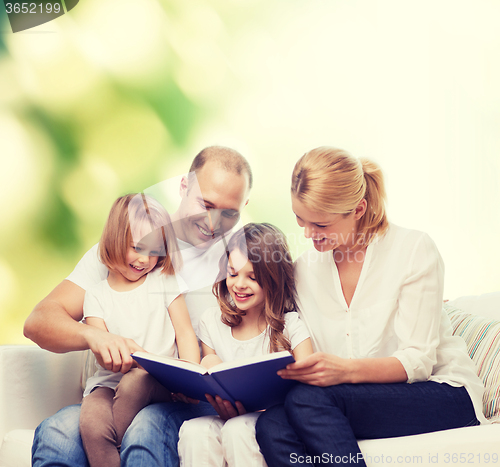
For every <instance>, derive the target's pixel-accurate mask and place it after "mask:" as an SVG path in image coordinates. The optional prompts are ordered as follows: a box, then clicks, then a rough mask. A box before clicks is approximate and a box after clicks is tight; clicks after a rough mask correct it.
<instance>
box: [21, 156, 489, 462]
mask: <svg viewBox="0 0 500 467" xmlns="http://www.w3.org/2000/svg"><path fill="white" fill-rule="evenodd" d="M252 183H253V177H252V171H251V168H250V165H249V164H248V162H247V160H246V159H245V158H244V157H243V156H242V155H241V154H239V153H238V152H237V151H235V150H233V149H230V148H226V147H221V146H211V147H208V148H206V149H204V150H202V151H201V152H200V153H199V154H198V155H197V156H196V157H195V159H194V160H193V162H192V165H191V167H190V169H189V173H188V174H187V175H186V176H184V177H182V180H181V182H180V188H179V192H180V199H181V201H180V204H179V206H178V208H177V210H176V211H175V212H174V213H170V214H169V213H168V212H167V211H166V210H165V208H164V207H163V206H162V204H161V203H159V202H158V201H156V200H155V199H154V198H153V197H151V196H148V195H145V194H143V193H139V194H128V195H125V196H122V197H120V198H118V199H117V200H116V201H115V203H114V204H113V206H112V208H111V212H110V214H109V217H108V220H107V222H106V225H105V227H104V230H103V233H102V236H101V239H100V241H99V243H98V244H97V245H95V246H94V247H93V248H91V249H90V250H89V251H88V252H87V253H86V254H85V255H84V257H83V258H82V259H81V260H80V262H79V263H78V265H77V266H76V267H75V269H74V271H73V272H72V273H71V274H70V275H69V276H68V277H67V278H66V279H65V280H63V281H62V282H61V283H60V284H59V285H57V286H56V287H55V289H54V290H53V291H52V292H50V293H49V295H48V296H47V297H45V298H44V299H43V300H42V301H41V302H40V303H39V304H38V305H37V306H36V307H35V308H34V310H33V311H32V313H31V314H30V316H29V317H28V318H27V320H26V323H25V327H24V332H25V335H26V336H27V337H28V338H30V339H31V340H33V341H34V342H36V343H37V344H38V345H40V346H41V347H42V348H45V349H48V350H51V351H53V352H68V351H73V350H85V349H90V350H91V351H92V352H93V354H94V355H95V357H96V360H97V362H98V365H97V367H98V369H97V371H96V372H95V374H94V375H93V376H91V377H90V378H88V380H87V385H86V388H85V392H84V398H83V402H82V404H81V405H74V406H69V407H66V408H64V409H62V410H60V411H59V412H58V413H57V414H55V415H53V416H52V417H50V418H48V419H46V420H45V421H43V422H42V423H41V424H40V426H39V427H38V428H37V430H36V433H35V438H34V442H33V449H32V464H33V466H34V467H42V466H49V465H50V466H54V465H58V466H68V467H78V466H88V465H90V466H119V465H123V466H133V467H139V466H166V467H170V466H177V465H179V464H180V465H182V466H194V467H199V466H204V465H207V466H208V465H210V466H225V465H227V466H230V467H232V466H235V467H240V466H241V467H253V466H266V465H268V466H270V467H275V466H285V465H287V466H289V465H295V464H297V463H299V464H302V465H320V464H321V465H322V464H325V463H331V464H334V463H335V464H338V463H356V464H357V465H360V466H364V465H366V464H365V462H364V459H363V456H362V454H361V452H360V449H359V447H358V444H357V439H370V438H371V439H375V438H389V437H397V436H406V435H412V434H420V433H427V432H432V431H438V430H445V429H451V428H458V427H464V426H470V425H478V424H480V423H482V422H484V421H485V419H484V415H483V413H482V395H483V390H484V389H483V384H482V382H481V381H480V380H479V378H478V376H477V374H476V370H475V367H474V364H473V363H472V361H471V360H470V358H469V356H468V354H467V351H466V347H465V343H464V342H463V341H462V340H461V339H460V338H459V337H455V336H453V335H452V333H451V325H450V322H449V319H448V317H447V315H446V314H445V313H444V312H443V310H442V300H443V296H442V295H443V276H444V266H443V262H442V259H441V257H440V255H439V252H438V250H437V248H436V245H435V244H434V242H433V241H432V240H431V238H430V237H429V236H428V235H427V234H425V233H423V232H419V231H416V230H409V229H405V228H402V227H399V226H396V225H394V224H392V223H390V222H389V221H388V219H387V215H386V210H385V189H384V181H383V176H382V172H381V170H380V168H379V167H378V166H377V165H376V164H374V163H373V162H371V161H369V160H366V159H358V158H355V157H353V156H351V155H350V154H349V153H347V152H346V151H343V150H340V149H337V148H333V147H319V148H316V149H313V150H311V151H309V152H307V153H306V154H304V155H303V156H302V157H301V158H300V159H299V160H298V161H297V163H296V164H295V167H294V170H293V173H292V177H291V199H292V211H293V212H291V213H290V215H293V216H295V218H296V221H297V223H298V225H299V226H300V227H301V228H303V230H304V235H305V237H306V238H308V239H311V243H312V247H313V248H311V249H310V250H308V251H306V252H305V253H304V254H303V255H301V256H300V257H299V258H298V259H297V260H296V262H295V263H293V262H292V259H291V255H290V252H289V248H288V245H287V240H286V237H285V235H284V234H283V233H282V232H281V231H280V230H279V229H278V228H277V227H275V226H274V225H272V224H268V223H261V224H254V223H252V224H247V225H245V226H243V227H240V226H239V224H238V222H239V219H240V213H241V211H242V210H243V209H244V207H245V205H246V204H247V203H248V200H249V197H250V191H251V188H252ZM281 350H287V351H289V352H291V353H292V354H293V356H294V357H295V363H292V364H290V365H288V366H287V368H286V369H283V370H281V371H280V372H279V375H280V376H281V377H282V378H286V379H293V380H296V381H298V384H296V385H295V386H294V387H293V388H292V389H291V390H290V392H289V393H288V395H287V397H286V400H285V402H284V404H282V405H275V406H273V407H271V408H269V409H267V410H266V411H261V412H254V413H247V412H246V410H245V407H244V406H243V405H242V404H240V403H239V402H237V403H236V404H235V405H232V404H231V403H230V402H228V401H224V400H222V399H221V398H220V397H219V396H216V397H215V398H213V397H210V396H208V397H207V399H208V401H209V402H206V401H195V400H191V399H188V398H186V397H185V396H184V395H182V394H171V393H170V392H169V391H167V390H166V389H165V388H164V387H163V386H161V385H160V384H159V383H157V382H156V380H154V379H153V378H152V377H151V376H149V374H148V373H146V372H145V371H144V370H143V369H142V368H140V367H137V365H134V363H133V359H132V357H131V354H132V353H133V352H136V351H148V352H153V353H156V354H162V355H167V356H172V357H179V358H182V359H186V360H191V361H194V362H197V363H199V362H200V360H201V363H202V365H204V366H205V367H207V368H209V367H211V366H213V365H216V364H217V363H220V362H221V361H230V360H235V359H239V358H243V357H248V356H255V355H261V354H267V353H272V352H277V351H281Z"/></svg>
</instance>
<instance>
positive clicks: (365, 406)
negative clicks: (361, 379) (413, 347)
mask: <svg viewBox="0 0 500 467" xmlns="http://www.w3.org/2000/svg"><path fill="white" fill-rule="evenodd" d="M478 424H479V422H478V421H477V419H476V414H475V412H474V407H473V405H472V402H471V400H470V397H469V394H468V393H467V390H466V389H465V388H463V387H452V386H450V385H448V384H445V383H443V384H440V383H435V382H431V381H425V382H421V383H413V384H407V383H393V384H340V385H337V386H328V387H325V388H322V387H318V386H309V385H306V384H298V385H297V386H295V387H294V388H292V389H291V391H290V393H289V394H288V396H287V398H286V400H285V404H284V405H278V406H275V407H272V408H271V409H268V410H266V411H265V412H264V413H263V414H262V415H261V416H260V417H259V420H258V422H257V427H256V436H257V441H258V443H259V445H260V448H261V451H262V453H263V454H264V457H265V459H266V462H267V464H268V465H270V466H271V465H272V466H273V467H280V466H285V465H286V466H289V465H297V464H302V465H315V464H317V465H324V464H328V463H331V464H334V463H341V464H344V463H346V464H353V463H354V464H356V465H358V466H364V465H365V462H364V460H363V458H362V454H361V451H360V449H359V446H358V443H357V441H356V440H357V439H376V438H392V437H396V436H407V435H415V434H421V433H428V432H431V431H439V430H447V429H451V428H459V427H463V426H469V425H478ZM313 456H316V458H314V457H313ZM335 460H336V461H337V462H335ZM301 461H302V462H301ZM325 461H326V462H325Z"/></svg>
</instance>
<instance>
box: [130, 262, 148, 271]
mask: <svg viewBox="0 0 500 467" xmlns="http://www.w3.org/2000/svg"><path fill="white" fill-rule="evenodd" d="M130 267H131V268H132V269H134V270H136V271H137V272H142V271H144V269H146V268H138V267H137V266H134V265H133V264H131V265H130Z"/></svg>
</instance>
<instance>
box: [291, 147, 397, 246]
mask: <svg viewBox="0 0 500 467" xmlns="http://www.w3.org/2000/svg"><path fill="white" fill-rule="evenodd" d="M292 195H293V196H295V197H296V198H297V199H298V200H299V201H300V202H301V203H302V204H303V205H304V206H305V207H306V208H307V209H309V210H311V211H313V212H321V213H326V214H344V215H349V214H350V213H352V212H353V211H354V210H355V209H356V206H357V205H358V204H359V203H360V201H361V200H362V199H366V202H367V208H366V212H365V214H364V215H363V217H361V219H359V220H358V224H357V226H358V231H357V236H358V239H357V242H356V244H360V243H363V244H364V245H367V244H369V243H370V242H371V241H372V240H373V238H374V237H375V235H383V234H384V233H385V232H386V231H387V228H388V227H389V222H388V220H387V215H386V211H385V200H386V195H385V187H384V178H383V175H382V171H381V169H380V167H379V166H378V165H377V164H375V163H374V162H372V161H370V160H368V159H357V158H355V157H353V156H351V155H350V154H349V153H348V152H346V151H344V150H342V149H337V148H332V147H327V146H323V147H319V148H316V149H313V150H311V151H309V152H307V153H306V154H304V155H303V156H302V157H301V158H300V159H299V160H298V162H297V163H296V164H295V168H294V169H293V174H292Z"/></svg>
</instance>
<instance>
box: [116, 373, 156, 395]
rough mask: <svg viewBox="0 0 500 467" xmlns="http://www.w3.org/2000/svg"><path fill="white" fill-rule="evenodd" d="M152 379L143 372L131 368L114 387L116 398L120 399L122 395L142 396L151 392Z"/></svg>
mask: <svg viewBox="0 0 500 467" xmlns="http://www.w3.org/2000/svg"><path fill="white" fill-rule="evenodd" d="M153 381H154V379H153V377H152V376H151V375H150V374H149V373H148V372H147V371H145V370H142V369H140V368H133V369H132V370H130V371H129V372H128V373H125V374H124V375H123V377H122V379H121V380H120V383H119V384H118V386H117V387H116V396H115V397H120V396H122V395H124V394H126V395H131V394H144V393H148V392H149V391H151V388H152V385H153Z"/></svg>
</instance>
